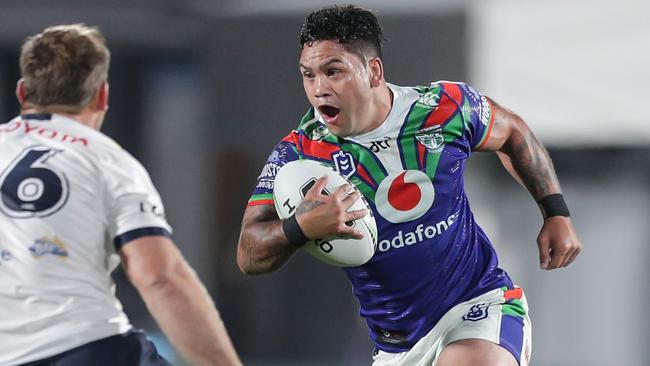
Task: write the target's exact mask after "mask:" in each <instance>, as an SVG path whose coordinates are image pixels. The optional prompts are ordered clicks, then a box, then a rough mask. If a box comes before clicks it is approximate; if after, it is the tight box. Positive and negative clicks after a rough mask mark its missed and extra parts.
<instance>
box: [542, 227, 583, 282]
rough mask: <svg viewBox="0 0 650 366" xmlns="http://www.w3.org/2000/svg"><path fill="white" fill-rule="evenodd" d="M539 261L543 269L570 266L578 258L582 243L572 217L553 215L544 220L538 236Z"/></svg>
mask: <svg viewBox="0 0 650 366" xmlns="http://www.w3.org/2000/svg"><path fill="white" fill-rule="evenodd" d="M537 246H538V247H539V262H540V267H541V268H542V269H547V270H551V269H555V268H561V267H566V266H568V265H569V264H570V263H571V262H573V261H574V260H575V259H576V256H577V255H578V253H580V250H582V243H581V242H580V239H578V235H577V234H576V232H575V229H574V228H573V224H572V223H571V219H570V218H568V217H563V216H553V217H549V218H547V219H546V220H544V225H543V226H542V230H541V231H540V233H539V236H538V237H537Z"/></svg>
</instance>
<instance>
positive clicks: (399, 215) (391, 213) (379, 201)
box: [375, 170, 435, 224]
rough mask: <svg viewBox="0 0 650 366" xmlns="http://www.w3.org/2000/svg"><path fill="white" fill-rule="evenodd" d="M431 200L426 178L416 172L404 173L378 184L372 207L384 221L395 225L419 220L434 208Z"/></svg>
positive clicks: (430, 183)
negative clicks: (374, 206) (375, 208)
mask: <svg viewBox="0 0 650 366" xmlns="http://www.w3.org/2000/svg"><path fill="white" fill-rule="evenodd" d="M434 197H435V192H434V189H433V182H432V181H431V178H429V176H428V175H426V174H424V173H423V172H421V171H419V170H403V171H401V172H396V173H392V174H390V175H389V176H387V177H386V178H384V180H382V181H381V183H380V184H379V187H378V188H377V193H376V194H375V204H376V205H377V211H379V214H380V215H381V216H382V217H383V218H385V219H386V220H388V221H390V222H392V223H394V224H397V223H401V222H408V221H412V220H415V219H418V218H420V217H422V216H423V215H424V214H425V213H426V212H427V211H429V209H430V208H431V206H432V205H433V200H434Z"/></svg>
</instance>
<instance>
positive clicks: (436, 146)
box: [415, 126, 445, 152]
mask: <svg viewBox="0 0 650 366" xmlns="http://www.w3.org/2000/svg"><path fill="white" fill-rule="evenodd" d="M415 138H416V139H417V140H418V141H419V142H420V143H421V144H422V145H424V147H426V148H427V150H429V151H431V152H440V151H442V147H443V145H444V143H445V136H444V135H443V134H442V127H440V126H432V127H427V128H423V129H421V130H419V131H418V132H416V133H415Z"/></svg>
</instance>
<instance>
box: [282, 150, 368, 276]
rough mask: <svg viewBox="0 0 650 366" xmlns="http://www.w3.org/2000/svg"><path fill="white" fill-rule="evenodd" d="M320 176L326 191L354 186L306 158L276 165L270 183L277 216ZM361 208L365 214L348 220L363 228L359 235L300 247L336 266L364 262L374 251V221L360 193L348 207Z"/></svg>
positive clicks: (293, 206) (287, 210)
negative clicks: (277, 166)
mask: <svg viewBox="0 0 650 366" xmlns="http://www.w3.org/2000/svg"><path fill="white" fill-rule="evenodd" d="M323 176H327V177H328V180H327V184H326V186H325V188H324V191H325V193H327V194H331V193H333V192H334V191H335V190H336V189H337V188H338V187H340V186H341V185H343V184H346V183H348V184H350V186H351V187H352V189H354V190H356V189H357V188H356V187H355V186H354V185H353V184H352V183H350V182H349V181H348V180H347V179H345V177H343V176H342V175H341V174H339V173H338V172H337V171H335V170H334V169H333V168H331V167H330V166H328V165H326V164H324V163H320V162H317V161H314V160H306V159H301V160H295V161H291V162H289V163H287V164H285V165H284V166H283V167H282V168H280V171H279V172H278V174H277V175H276V177H275V183H274V185H273V201H274V203H275V210H276V211H277V213H278V216H279V217H280V219H283V220H284V219H286V218H288V217H290V216H291V215H293V214H295V213H296V208H298V206H299V205H300V204H301V203H302V201H303V199H304V197H305V195H306V194H307V191H309V189H310V188H311V187H312V186H313V185H314V183H316V180H317V179H319V178H320V177H323ZM364 208H365V209H367V210H368V214H367V215H366V216H364V217H362V218H360V219H357V220H354V221H351V222H349V223H348V225H352V226H354V227H355V228H356V229H357V230H361V231H362V232H363V238H362V239H352V238H342V237H340V236H333V237H329V238H323V239H315V240H310V241H309V242H307V243H306V244H305V246H304V247H303V248H304V249H305V250H307V252H308V253H309V254H311V255H312V256H314V257H316V258H317V259H319V260H321V261H323V262H325V263H327V264H330V265H333V266H337V267H356V266H360V265H362V264H364V263H366V262H367V261H368V260H370V258H371V257H372V256H373V255H374V254H375V249H376V247H377V224H376V223H375V218H374V216H373V215H372V210H371V209H370V206H369V205H368V202H366V199H365V198H364V197H363V195H362V196H361V198H360V199H359V200H357V202H355V203H354V204H353V205H352V207H350V209H349V210H350V211H354V210H360V209H364Z"/></svg>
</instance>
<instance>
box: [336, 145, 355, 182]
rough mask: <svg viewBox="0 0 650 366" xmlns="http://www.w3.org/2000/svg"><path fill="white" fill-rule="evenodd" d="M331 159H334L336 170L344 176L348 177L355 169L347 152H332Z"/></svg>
mask: <svg viewBox="0 0 650 366" xmlns="http://www.w3.org/2000/svg"><path fill="white" fill-rule="evenodd" d="M332 160H333V161H334V166H335V167H336V171H338V172H339V173H341V175H342V176H344V177H346V178H350V177H351V176H352V175H353V174H354V173H355V172H356V171H357V168H356V167H355V166H354V160H353V159H352V154H350V153H349V152H343V151H341V150H339V151H338V152H335V153H333V154H332Z"/></svg>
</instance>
